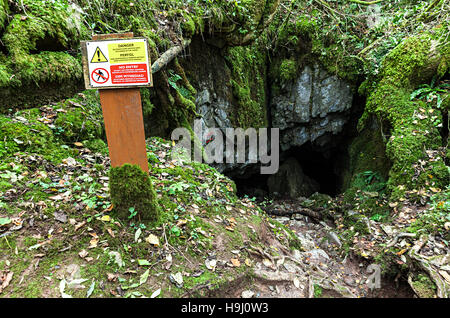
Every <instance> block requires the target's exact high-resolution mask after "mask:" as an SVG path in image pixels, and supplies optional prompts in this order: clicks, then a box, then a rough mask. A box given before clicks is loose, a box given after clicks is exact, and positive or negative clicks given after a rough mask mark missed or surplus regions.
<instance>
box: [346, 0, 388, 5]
mask: <svg viewBox="0 0 450 318" xmlns="http://www.w3.org/2000/svg"><path fill="white" fill-rule="evenodd" d="M348 1H350V2H353V3H357V4H362V5H365V6H370V5H371V4H377V3H380V2H383V1H384V0H375V1H370V2H366V1H362V0H348Z"/></svg>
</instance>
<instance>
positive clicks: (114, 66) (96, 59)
mask: <svg viewBox="0 0 450 318" xmlns="http://www.w3.org/2000/svg"><path fill="white" fill-rule="evenodd" d="M83 54H84V59H85V62H87V63H85V65H86V64H87V70H85V81H86V87H87V88H120V87H130V86H152V74H151V64H150V58H149V54H148V46H147V40H146V39H142V38H132V39H120V40H99V41H86V42H84V46H83ZM86 72H87V73H86Z"/></svg>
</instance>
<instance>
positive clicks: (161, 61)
mask: <svg viewBox="0 0 450 318" xmlns="http://www.w3.org/2000/svg"><path fill="white" fill-rule="evenodd" d="M189 44H191V40H185V41H183V43H182V44H181V45H177V46H174V47H171V48H170V49H168V50H167V51H166V52H164V53H163V54H162V55H161V56H160V57H159V58H158V59H157V60H156V61H155V62H154V63H153V64H152V73H153V74H154V73H156V72H158V71H159V70H161V69H162V68H163V67H165V66H166V65H167V64H169V63H170V61H172V60H173V59H174V58H175V57H176V56H177V55H178V54H180V53H181V52H182V51H183V50H184V49H185V48H186V47H187V46H188V45H189Z"/></svg>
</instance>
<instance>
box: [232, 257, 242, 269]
mask: <svg viewBox="0 0 450 318" xmlns="http://www.w3.org/2000/svg"><path fill="white" fill-rule="evenodd" d="M230 261H231V264H233V266H234V267H239V266H241V262H240V261H239V260H238V259H237V258H232V259H231V260H230Z"/></svg>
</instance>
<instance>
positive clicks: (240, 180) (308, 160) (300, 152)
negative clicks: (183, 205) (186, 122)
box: [229, 94, 366, 200]
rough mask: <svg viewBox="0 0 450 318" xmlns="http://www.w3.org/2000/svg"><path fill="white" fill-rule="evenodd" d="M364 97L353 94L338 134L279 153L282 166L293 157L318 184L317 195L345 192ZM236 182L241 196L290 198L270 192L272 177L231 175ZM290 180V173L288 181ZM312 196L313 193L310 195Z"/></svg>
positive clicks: (284, 194) (324, 136) (305, 173)
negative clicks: (352, 147) (351, 150)
mask: <svg viewBox="0 0 450 318" xmlns="http://www.w3.org/2000/svg"><path fill="white" fill-rule="evenodd" d="M365 102H366V101H365V98H364V97H363V96H360V95H358V94H355V95H354V98H353V106H352V108H351V109H350V110H349V112H348V113H347V116H348V117H347V118H348V120H347V123H346V124H345V125H344V127H343V129H342V131H341V132H340V133H338V134H335V135H334V134H329V133H327V134H325V135H323V136H321V137H319V138H317V139H316V140H315V141H314V142H311V141H309V142H307V143H305V144H303V145H301V146H298V147H292V148H290V149H289V150H287V151H284V152H281V153H280V167H281V166H282V165H283V163H285V162H286V161H287V160H291V159H292V158H294V159H295V160H296V161H297V162H298V164H299V165H300V167H301V170H302V172H303V174H304V175H306V176H307V177H309V179H312V180H313V183H317V185H318V188H317V191H316V192H319V193H323V194H328V195H330V196H337V195H339V194H341V193H342V192H344V191H345V190H346V185H345V184H344V179H345V178H346V175H347V174H348V173H349V168H350V167H349V164H350V161H349V152H348V149H349V146H350V144H351V142H352V141H353V139H354V138H355V137H356V136H358V134H359V133H358V131H357V128H356V127H357V123H358V120H359V118H360V117H361V115H362V113H363V110H364V105H365ZM229 177H230V178H232V179H233V181H234V182H235V183H236V188H237V194H238V196H240V197H242V196H245V195H247V196H249V197H256V198H257V199H261V200H263V199H264V198H279V199H284V198H289V195H288V194H287V193H271V192H270V189H269V186H268V180H269V178H270V175H261V174H259V173H257V174H249V175H241V176H229ZM288 177H289V173H288V174H287V175H286V178H288ZM311 194H312V193H311Z"/></svg>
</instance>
